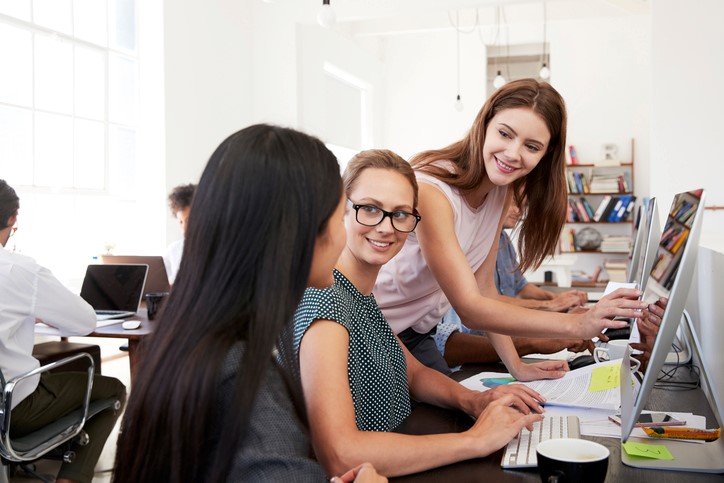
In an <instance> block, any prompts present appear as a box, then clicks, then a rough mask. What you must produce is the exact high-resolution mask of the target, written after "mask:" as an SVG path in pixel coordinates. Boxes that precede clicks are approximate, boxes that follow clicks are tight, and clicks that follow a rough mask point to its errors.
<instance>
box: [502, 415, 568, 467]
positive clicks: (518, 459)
mask: <svg viewBox="0 0 724 483" xmlns="http://www.w3.org/2000/svg"><path fill="white" fill-rule="evenodd" d="M580 437H581V429H580V423H579V421H578V417H577V416H546V417H545V418H543V420H542V421H537V422H535V423H533V431H528V429H526V428H523V429H521V430H520V433H518V436H516V437H515V438H513V439H512V440H511V441H510V442H509V443H508V446H506V448H505V452H504V453H503V461H501V462H500V466H502V467H503V468H532V467H535V466H538V455H537V454H536V452H535V449H536V447H537V446H538V443H540V442H541V441H545V440H547V439H557V438H580Z"/></svg>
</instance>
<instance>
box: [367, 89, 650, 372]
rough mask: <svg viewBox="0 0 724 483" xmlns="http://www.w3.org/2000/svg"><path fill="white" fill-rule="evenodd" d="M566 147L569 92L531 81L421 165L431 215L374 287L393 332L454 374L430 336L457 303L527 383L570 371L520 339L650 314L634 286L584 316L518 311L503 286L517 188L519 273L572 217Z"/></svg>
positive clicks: (419, 158) (488, 107)
mask: <svg viewBox="0 0 724 483" xmlns="http://www.w3.org/2000/svg"><path fill="white" fill-rule="evenodd" d="M565 147H566V110H565V104H564V102H563V98H562V97H561V96H560V94H559V93H558V92H557V91H556V90H555V89H554V88H553V87H552V86H551V85H550V84H548V83H546V82H541V81H537V80H535V79H522V80H518V81H513V82H509V83H508V84H506V85H504V86H503V87H501V88H500V89H498V90H497V91H495V92H494V93H493V94H492V95H491V96H490V98H489V99H488V100H487V102H486V103H485V105H484V106H483V108H482V109H481V110H480V112H479V113H478V115H477V117H476V119H475V121H474V123H473V126H472V128H471V129H470V131H469V132H468V134H467V135H466V136H465V138H463V139H461V140H460V141H457V142H455V143H453V144H451V145H449V146H447V147H445V148H442V149H438V150H431V151H425V152H423V153H420V154H418V155H416V156H414V157H413V159H412V160H411V164H412V166H413V168H414V169H415V173H416V175H417V178H418V181H420V207H419V211H420V214H421V215H422V217H423V219H424V220H425V222H424V223H422V224H421V226H420V228H419V229H418V231H417V233H416V236H415V237H410V238H409V239H408V240H407V242H406V245H405V247H404V248H403V250H402V252H401V253H400V255H399V256H398V257H397V258H395V259H394V260H392V261H391V262H390V263H388V264H386V265H385V266H384V267H383V268H382V271H381V272H380V276H379V278H378V280H377V284H376V285H375V290H374V292H375V296H376V297H377V300H378V302H379V304H380V307H381V308H382V312H383V313H384V314H385V317H386V318H387V320H388V321H389V323H390V325H391V326H392V329H393V331H394V332H395V333H396V334H399V336H400V339H401V340H402V341H403V342H404V343H405V344H406V345H407V347H408V349H410V351H411V352H412V353H413V354H414V355H415V356H417V357H418V358H419V359H420V360H422V361H423V363H425V364H426V365H429V366H431V367H436V368H438V369H439V370H441V371H444V372H447V371H448V370H449V368H448V367H447V364H446V363H445V361H444V360H443V359H442V355H441V354H440V351H439V350H437V348H436V347H435V343H434V341H433V340H432V337H431V336H432V334H434V332H435V329H436V326H437V324H438V323H439V322H440V320H441V318H442V316H443V314H445V312H447V310H448V309H449V308H450V307H451V306H452V307H453V308H454V309H455V311H456V312H457V314H458V315H459V316H460V318H461V319H462V322H463V324H464V325H465V326H467V327H469V328H471V329H478V330H484V331H486V332H487V333H488V336H489V338H490V340H491V342H492V343H493V345H494V347H495V349H496V351H497V352H498V354H499V355H500V358H501V359H502V361H503V362H504V363H505V365H506V367H507V368H508V370H509V371H510V372H511V373H512V374H513V375H514V376H515V377H516V378H517V379H518V380H524V381H527V380H533V379H543V378H558V377H561V376H562V375H563V374H564V372H563V371H565V370H566V369H567V367H566V364H565V363H564V362H556V361H546V362H545V363H539V364H524V363H522V362H521V361H520V358H519V357H518V353H517V351H516V350H515V347H514V345H513V342H512V340H511V339H510V337H508V336H509V335H517V336H523V337H555V338H568V339H583V338H587V339H590V338H592V337H594V336H596V335H598V334H599V333H600V332H601V330H603V329H604V328H606V327H610V328H620V327H622V326H624V325H626V322H624V321H617V320H612V319H613V318H614V317H637V316H639V315H640V314H641V310H640V309H642V308H643V307H645V304H644V303H643V302H640V301H637V300H630V299H629V298H636V297H639V296H640V295H641V292H640V291H638V290H632V289H619V290H617V291H615V292H613V293H612V294H610V295H609V296H607V297H605V298H603V299H602V300H601V301H600V302H599V303H598V304H596V305H595V306H594V307H592V308H591V309H590V310H589V311H587V312H585V313H580V314H564V313H555V312H543V311H540V310H531V309H526V308H523V307H518V306H515V305H512V304H510V303H506V302H505V301H504V300H502V299H501V298H500V296H499V295H498V293H497V290H496V288H495V283H494V278H493V273H494V268H495V260H496V253H497V249H498V246H497V245H498V243H497V240H498V236H499V234H500V231H501V229H502V223H503V221H504V217H503V214H504V213H505V212H506V207H507V205H508V204H509V203H510V200H511V198H512V197H513V193H514V194H515V197H516V201H517V202H518V204H519V205H520V204H521V203H520V202H521V200H523V199H526V200H527V207H526V213H525V217H524V220H523V222H522V223H521V226H520V232H519V233H520V235H519V250H518V251H519V254H520V264H519V269H520V270H521V271H523V272H525V271H526V270H527V269H528V268H532V267H537V266H539V265H540V264H541V263H542V261H543V260H544V258H545V257H547V256H548V255H551V254H552V253H554V251H555V248H556V246H557V243H558V237H559V236H560V233H561V229H562V227H563V222H564V221H565V216H566V203H567V195H566V179H565V173H564V168H565V166H564V165H565V157H564V152H565ZM511 187H512V189H510V188H511ZM626 297H629V298H626ZM501 334H507V335H501ZM452 342H453V338H452V337H451V339H450V340H449V341H448V345H450V343H452Z"/></svg>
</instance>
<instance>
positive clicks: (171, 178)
mask: <svg viewBox="0 0 724 483" xmlns="http://www.w3.org/2000/svg"><path fill="white" fill-rule="evenodd" d="M251 6H252V2H251V1H250V0H246V1H240V2H231V1H228V0H174V1H172V2H164V19H163V21H164V48H165V120H166V132H165V150H166V183H165V185H166V186H165V187H166V192H168V191H170V190H171V188H173V187H174V186H176V185H178V184H182V183H195V182H198V179H199V177H200V175H201V172H202V170H203V168H204V166H205V165H206V161H207V160H208V159H209V156H210V155H211V153H212V152H213V150H214V149H215V148H216V146H218V144H219V143H220V142H221V141H222V140H223V139H224V138H226V137H227V136H228V135H229V134H231V133H233V132H235V131H237V130H239V129H240V128H242V127H244V126H246V125H248V124H250V123H251V120H252V96H253V86H252V69H251V67H252V56H253V54H252V52H253V50H252V47H253V42H252V39H253V36H252V34H253V30H252V22H251V20H252V7H251ZM167 211H168V210H167ZM166 220H167V231H166V233H167V237H168V240H169V241H170V240H173V239H177V238H179V237H180V236H181V233H180V231H179V229H178V225H177V223H176V221H175V220H173V219H172V218H171V216H170V214H169V215H168V216H167V218H166Z"/></svg>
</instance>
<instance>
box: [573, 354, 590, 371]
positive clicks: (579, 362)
mask: <svg viewBox="0 0 724 483" xmlns="http://www.w3.org/2000/svg"><path fill="white" fill-rule="evenodd" d="M595 363H596V359H594V358H593V356H589V355H582V356H578V357H576V358H575V359H573V360H570V361H568V367H570V368H571V370H573V369H580V368H581V367H586V366H590V365H591V364H595Z"/></svg>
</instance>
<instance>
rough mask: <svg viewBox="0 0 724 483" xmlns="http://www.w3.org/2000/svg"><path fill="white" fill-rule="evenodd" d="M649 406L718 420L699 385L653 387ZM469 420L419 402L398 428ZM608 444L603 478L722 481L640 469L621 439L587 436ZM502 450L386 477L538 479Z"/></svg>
mask: <svg viewBox="0 0 724 483" xmlns="http://www.w3.org/2000/svg"><path fill="white" fill-rule="evenodd" d="M504 370H505V368H504V367H503V366H502V365H501V364H475V365H466V366H464V367H463V370H462V371H459V372H456V373H455V374H453V376H452V377H453V379H455V380H457V381H462V380H463V379H466V378H468V377H470V376H472V375H475V374H477V373H479V372H482V371H504ZM648 406H649V407H648V409H653V410H659V411H663V410H668V411H682V412H692V413H694V414H700V415H703V416H706V419H707V423H708V424H709V427H712V425H716V419H715V418H714V414H713V413H712V411H711V408H710V407H709V404H708V402H707V400H706V397H705V396H704V393H703V392H702V390H701V389H696V390H693V391H685V392H670V391H663V390H660V389H654V391H653V392H652V395H651V398H650V400H649V404H648ZM471 425H472V421H471V419H470V418H469V417H468V416H467V415H465V414H464V413H461V412H459V411H451V410H447V409H441V408H437V407H434V406H430V405H429V404H418V405H417V406H416V407H415V408H414V409H413V411H412V414H411V415H410V417H409V418H407V419H406V420H405V422H404V423H403V424H402V425H401V426H400V428H399V429H398V431H399V432H401V433H406V434H435V433H448V432H460V431H464V430H466V429H468V428H469V427H470V426H471ZM585 438H586V439H591V440H593V441H597V442H599V443H601V444H603V445H604V446H606V447H607V448H608V449H609V451H610V452H611V456H610V458H609V463H608V473H607V476H606V483H613V482H637V483H644V482H656V483H681V482H686V483H689V482H694V483H698V482H714V481H717V482H719V483H721V482H722V480H724V477H723V476H722V475H712V474H703V473H684V472H678V471H655V470H641V469H637V468H631V467H628V466H625V465H624V464H623V463H622V462H621V440H619V439H615V438H600V437H588V436H586V437H585ZM502 457H503V450H502V449H500V450H498V451H496V452H495V453H493V454H492V455H490V456H488V457H486V458H478V459H474V460H468V461H462V462H460V463H455V464H452V465H448V466H444V467H442V468H435V469H432V470H428V471H424V472H421V473H417V474H414V475H408V476H403V477H398V478H390V481H391V482H400V483H402V482H414V483H423V482H430V483H438V482H447V481H454V482H456V483H457V482H463V483H464V482H476V483H479V482H480V481H491V482H496V483H497V482H502V483H505V482H530V483H533V482H540V478H539V477H538V473H537V472H536V470H535V469H531V470H503V469H502V468H501V467H500V460H501V459H502Z"/></svg>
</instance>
